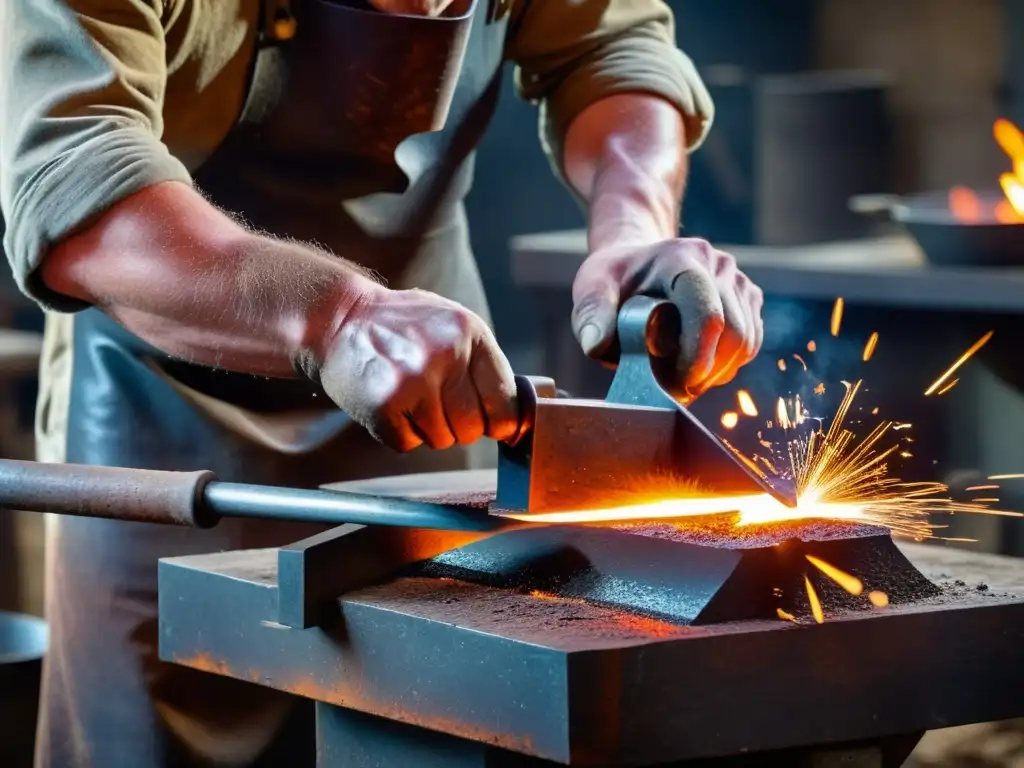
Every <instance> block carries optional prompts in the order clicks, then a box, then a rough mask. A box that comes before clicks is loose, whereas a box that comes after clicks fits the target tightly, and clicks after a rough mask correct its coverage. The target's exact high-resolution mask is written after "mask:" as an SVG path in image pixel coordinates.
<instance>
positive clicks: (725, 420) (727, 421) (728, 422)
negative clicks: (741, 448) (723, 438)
mask: <svg viewBox="0 0 1024 768" xmlns="http://www.w3.org/2000/svg"><path fill="white" fill-rule="evenodd" d="M739 420H740V417H739V414H737V413H736V412H735V411H726V412H725V413H723V414H722V426H723V427H725V428H726V429H732V428H733V427H735V426H736V425H737V424H738V423H739Z"/></svg>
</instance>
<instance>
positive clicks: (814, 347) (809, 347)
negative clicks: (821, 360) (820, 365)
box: [807, 339, 818, 352]
mask: <svg viewBox="0 0 1024 768" xmlns="http://www.w3.org/2000/svg"><path fill="white" fill-rule="evenodd" d="M807 351H808V352H817V351H818V345H817V344H815V343H814V339H811V340H810V341H808V342H807Z"/></svg>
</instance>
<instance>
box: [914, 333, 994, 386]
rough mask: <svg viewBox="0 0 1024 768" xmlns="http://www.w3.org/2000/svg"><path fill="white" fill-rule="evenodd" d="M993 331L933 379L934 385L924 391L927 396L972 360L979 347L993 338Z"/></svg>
mask: <svg viewBox="0 0 1024 768" xmlns="http://www.w3.org/2000/svg"><path fill="white" fill-rule="evenodd" d="M993 333H995V331H989V332H988V333H986V334H985V335H984V336H982V337H981V338H980V339H978V340H977V341H976V342H974V344H972V345H971V347H970V349H968V350H967V351H966V352H964V353H963V354H962V355H960V357H958V358H957V360H956V362H955V363H953V364H952V365H951V366H949V368H947V369H946V370H945V372H944V373H943V374H942V375H941V376H939V378H937V379H936V380H935V381H933V382H932V385H931V386H930V387H928V389H926V390H925V391H924V394H925V397H928V396H929V395H934V394H935V393H936V391H938V390H939V389H941V388H942V385H943V384H945V383H946V381H947V380H948V379H949V377H950V376H952V375H953V374H954V373H956V371H957V369H958V368H959V367H960V366H961V365H963V364H964V363H966V362H967V361H968V360H970V359H971V357H973V356H974V354H975V353H976V352H977V351H978V350H979V349H981V348H982V347H984V346H985V345H986V344H988V340H989V339H991V338H992V334H993ZM940 394H941V393H940Z"/></svg>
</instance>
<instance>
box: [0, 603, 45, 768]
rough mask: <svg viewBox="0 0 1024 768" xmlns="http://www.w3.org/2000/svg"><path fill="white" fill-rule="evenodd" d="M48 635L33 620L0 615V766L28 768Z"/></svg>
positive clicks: (3, 613)
mask: <svg viewBox="0 0 1024 768" xmlns="http://www.w3.org/2000/svg"><path fill="white" fill-rule="evenodd" d="M48 640H49V633H48V632H47V626H46V622H45V621H43V620H42V619H38V618H35V617H34V616H27V615H25V614H21V613H9V612H7V611H0V723H3V726H2V727H0V765H2V766H4V768H31V765H32V752H33V750H34V748H35V735H36V715H37V711H38V709H39V685H40V679H41V673H42V666H43V656H44V654H45V653H46V647H47V642H48Z"/></svg>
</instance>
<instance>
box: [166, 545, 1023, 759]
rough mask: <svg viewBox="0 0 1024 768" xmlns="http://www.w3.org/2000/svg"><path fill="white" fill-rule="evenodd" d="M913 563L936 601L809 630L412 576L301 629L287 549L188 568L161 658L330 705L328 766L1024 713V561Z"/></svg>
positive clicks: (947, 722)
mask: <svg viewBox="0 0 1024 768" xmlns="http://www.w3.org/2000/svg"><path fill="white" fill-rule="evenodd" d="M905 551H906V552H907V553H908V555H909V557H910V559H911V560H912V561H913V562H914V563H915V565H917V566H918V568H920V569H921V570H922V572H923V573H925V575H926V576H928V577H929V578H931V579H932V580H933V581H934V582H936V583H938V584H940V585H941V586H942V587H943V589H942V593H941V594H940V595H939V596H937V597H934V598H929V599H925V600H921V601H919V602H916V603H912V604H904V605H894V606H890V607H889V608H888V609H885V610H881V611H871V612H867V613H865V612H859V613H851V614H849V615H834V616H830V617H829V620H828V621H826V622H825V623H824V624H821V625H809V626H808V625H795V624H792V623H788V622H783V621H764V620H750V621H741V622H735V623H730V624H712V625H706V626H692V625H691V626H685V625H678V624H673V623H670V622H665V621H659V620H656V619H652V618H649V617H641V616H636V615H633V614H630V613H626V612H623V611H621V610H617V609H614V608H610V607H607V606H598V605H591V604H588V603H585V602H583V603H581V602H580V601H578V600H568V599H552V598H550V597H549V596H537V595H530V594H523V593H519V592H514V591H509V590H503V589H499V588H494V587H488V586H485V585H479V584H471V583H466V582H462V581H459V580H451V579H440V578H427V577H416V578H414V577H404V578H397V579H392V580H389V581H387V582H386V583H383V584H380V585H377V586H373V587H369V588H365V589H360V590H356V591H353V592H348V593H347V594H345V596H344V597H342V598H340V599H338V600H337V601H336V603H335V607H336V611H334V612H333V617H327V620H326V621H325V622H324V624H323V627H322V628H321V627H311V628H308V629H301V628H292V627H288V626H285V625H283V624H281V623H279V622H278V620H277V618H278V613H277V609H278V572H277V562H278V561H277V551H276V550H256V551H249V552H229V553H220V554H211V555H202V556H195V557H185V558H175V559H170V560H165V561H162V562H161V564H160V651H161V656H162V657H163V658H164V659H166V660H169V661H173V662H177V663H180V664H185V665H187V666H191V667H194V668H198V669H203V670H207V671H210V672H214V673H218V674H222V675H227V676H231V677H235V678H238V679H240V680H247V681H251V682H255V683H258V684H262V685H266V686H270V687H274V688H278V689H280V690H284V691H288V692H291V693H294V694H295V695H298V696H304V697H307V698H310V699H313V700H315V701H317V702H322V706H320V707H319V739H320V744H319V745H318V746H319V753H320V760H321V768H334V766H346V768H351V766H370V765H373V766H380V767H383V768H390V766H395V768H397V767H398V766H403V768H404V766H423V767H424V768H431V767H432V766H434V765H445V766H467V767H468V766H480V767H481V768H482V767H483V766H509V765H523V766H531V765H533V766H541V765H553V764H563V765H587V766H668V765H675V764H676V763H677V762H679V761H691V760H703V759H708V758H724V757H731V756H736V755H750V754H755V753H766V752H770V751H772V750H780V749H793V748H798V749H803V750H806V748H808V747H812V746H820V745H838V744H856V743H864V742H866V741H870V742H879V740H882V739H884V738H885V737H890V736H896V735H900V734H918V733H921V732H923V731H925V730H930V729H936V728H943V727H947V726H952V725H961V724H968V723H977V722H987V721H991V720H1000V719H1004V718H1010V717H1018V716H1022V715H1024V696H1021V693H1020V692H1021V691H1022V690H1024V566H1022V565H1021V564H1019V563H1018V562H1016V561H1010V560H1006V559H1004V558H997V557H992V556H981V555H974V554H970V553H965V552H958V551H955V550H951V549H946V548H941V547H921V546H909V547H906V548H905ZM958 580H959V581H961V582H962V583H960V584H958V583H957V581H958ZM982 581H984V582H985V583H986V584H987V589H984V590H982V589H979V588H978V585H979V583H980V582H982ZM889 746H890V747H891V748H892V749H896V750H897V751H899V745H898V744H897V745H896V746H893V745H892V744H889ZM905 751H906V750H905V749H904V752H905ZM775 757H776V759H778V756H777V755H776V756H775ZM898 759H899V760H901V759H902V758H898ZM537 760H540V761H541V762H537ZM775 764H780V763H778V762H776V763H775ZM785 764H788V765H799V764H800V763H799V762H797V761H796V760H794V761H793V762H789V761H788V760H787V762H786V763H785ZM868 764H875V765H882V764H883V763H882V762H875V763H868ZM884 764H893V765H899V762H891V761H890V763H884Z"/></svg>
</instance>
